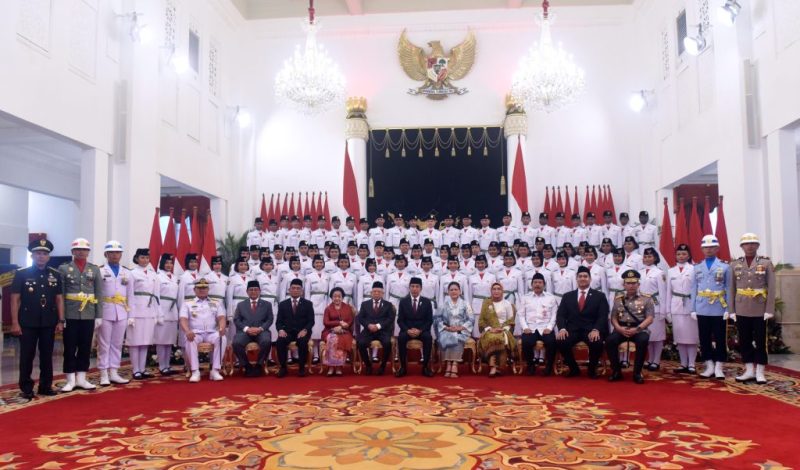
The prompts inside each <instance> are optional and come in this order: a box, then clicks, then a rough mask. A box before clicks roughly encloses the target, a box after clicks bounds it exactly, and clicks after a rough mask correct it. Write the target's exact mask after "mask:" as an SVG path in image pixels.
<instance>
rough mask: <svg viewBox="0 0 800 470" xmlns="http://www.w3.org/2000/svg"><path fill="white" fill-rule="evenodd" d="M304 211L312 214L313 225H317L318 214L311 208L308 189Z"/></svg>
mask: <svg viewBox="0 0 800 470" xmlns="http://www.w3.org/2000/svg"><path fill="white" fill-rule="evenodd" d="M303 213H304V214H307V215H310V216H311V226H312V227H316V226H317V217H316V214H314V211H313V210H311V205H310V204H309V203H308V191H306V205H305V207H304V208H303Z"/></svg>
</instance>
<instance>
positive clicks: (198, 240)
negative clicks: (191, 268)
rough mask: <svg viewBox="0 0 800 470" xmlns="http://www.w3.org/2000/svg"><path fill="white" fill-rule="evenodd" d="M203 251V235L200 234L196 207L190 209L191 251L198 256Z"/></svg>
mask: <svg viewBox="0 0 800 470" xmlns="http://www.w3.org/2000/svg"><path fill="white" fill-rule="evenodd" d="M202 249H203V234H202V233H201V232H200V219H199V218H198V217H197V206H195V207H194V208H192V251H191V252H190V253H197V254H198V255H199V254H200V250H202Z"/></svg>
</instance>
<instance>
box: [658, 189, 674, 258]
mask: <svg viewBox="0 0 800 470" xmlns="http://www.w3.org/2000/svg"><path fill="white" fill-rule="evenodd" d="M658 251H659V252H660V253H661V256H662V257H663V258H664V261H666V262H667V264H668V265H670V266H675V242H673V240H672V223H671V222H670V219H669V207H668V204H667V198H664V218H663V222H662V225H661V240H660V241H659V245H658Z"/></svg>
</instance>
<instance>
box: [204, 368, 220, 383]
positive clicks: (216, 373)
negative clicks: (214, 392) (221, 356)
mask: <svg viewBox="0 0 800 470" xmlns="http://www.w3.org/2000/svg"><path fill="white" fill-rule="evenodd" d="M208 377H209V378H210V379H211V380H215V381H219V380H223V379H222V375H221V374H220V373H219V371H218V370H217V369H211V373H210V374H208Z"/></svg>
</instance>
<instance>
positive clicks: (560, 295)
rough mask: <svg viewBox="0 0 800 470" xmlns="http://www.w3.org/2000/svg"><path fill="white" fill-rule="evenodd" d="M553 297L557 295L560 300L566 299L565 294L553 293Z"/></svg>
mask: <svg viewBox="0 0 800 470" xmlns="http://www.w3.org/2000/svg"><path fill="white" fill-rule="evenodd" d="M553 295H555V296H556V297H558V298H561V297H564V294H558V293H556V292H553Z"/></svg>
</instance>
